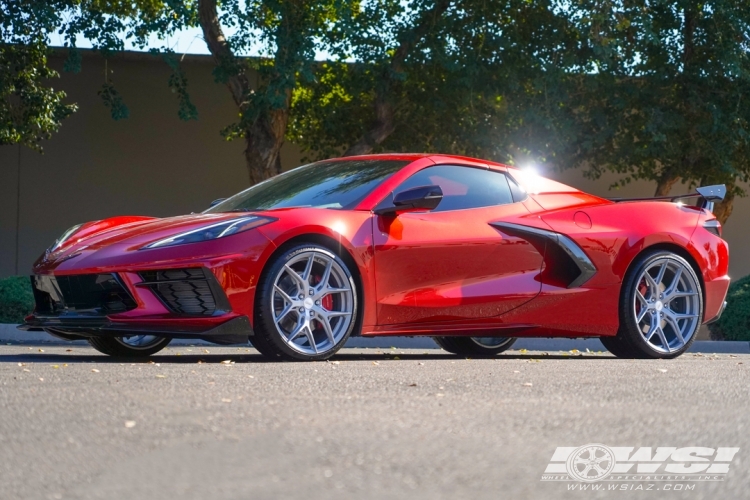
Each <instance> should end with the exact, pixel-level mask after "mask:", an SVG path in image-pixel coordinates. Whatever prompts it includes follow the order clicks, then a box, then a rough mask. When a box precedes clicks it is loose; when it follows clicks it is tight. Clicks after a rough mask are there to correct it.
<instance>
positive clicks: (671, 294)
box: [602, 250, 703, 358]
mask: <svg viewBox="0 0 750 500" xmlns="http://www.w3.org/2000/svg"><path fill="white" fill-rule="evenodd" d="M619 314H620V329H619V331H618V332H617V336H616V337H610V338H607V339H604V338H602V343H603V344H604V345H605V347H607V348H608V349H609V350H610V352H612V354H614V355H615V356H618V357H623V358H676V357H677V356H679V355H680V354H682V353H684V352H685V351H687V350H688V349H689V348H690V345H691V344H692V343H693V341H695V336H696V333H697V332H698V329H699V328H700V325H701V321H702V319H703V291H702V289H701V282H700V280H699V279H698V276H697V275H696V274H695V271H694V270H693V267H692V266H691V265H690V264H689V263H688V262H687V261H686V260H685V259H684V258H682V257H681V256H679V255H677V254H675V253H673V252H669V251H665V250H655V251H650V252H646V253H644V254H643V255H641V256H639V257H638V258H637V259H636V260H635V262H634V263H633V265H632V266H631V269H630V270H629V271H628V273H627V275H626V276H625V280H624V283H623V288H622V291H621V294H620V311H619Z"/></svg>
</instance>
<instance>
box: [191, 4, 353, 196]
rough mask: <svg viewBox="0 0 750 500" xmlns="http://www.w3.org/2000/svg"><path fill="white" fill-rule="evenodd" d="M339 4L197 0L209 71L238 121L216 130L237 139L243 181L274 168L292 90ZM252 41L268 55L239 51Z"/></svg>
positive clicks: (308, 69) (252, 180)
mask: <svg viewBox="0 0 750 500" xmlns="http://www.w3.org/2000/svg"><path fill="white" fill-rule="evenodd" d="M219 7H221V8H219ZM339 7H340V5H339V2H337V1H336V0H331V1H312V0H310V1H306V0H274V1H265V2H261V1H240V0H226V1H224V2H222V3H221V6H219V5H218V2H217V0H199V1H198V5H197V9H198V20H199V23H200V26H201V28H202V30H203V37H204V39H205V41H206V45H207V47H208V49H209V51H210V52H211V54H212V55H213V58H214V61H215V63H216V70H215V71H214V75H215V76H216V79H217V80H218V81H220V82H222V83H224V84H225V85H226V87H227V88H228V89H229V92H230V93H231V95H232V99H233V100H234V103H235V105H236V106H237V109H238V120H237V121H236V122H235V123H233V124H231V125H230V126H228V127H227V128H226V129H225V130H224V131H223V134H224V136H225V137H226V138H227V139H237V138H240V139H244V141H245V160H246V163H247V168H248V173H249V177H250V183H251V184H255V183H257V182H260V181H262V180H264V179H267V178H269V177H271V176H273V175H275V174H277V173H279V172H280V171H281V161H280V158H279V152H280V151H281V146H282V145H283V143H284V139H285V135H286V131H287V124H288V122H289V115H290V108H291V101H292V92H293V90H294V89H295V87H296V86H297V84H298V82H299V81H300V80H306V79H310V78H312V73H311V67H312V64H313V61H314V55H315V48H316V40H319V39H320V38H321V37H322V35H323V34H324V33H325V31H326V29H327V28H328V27H329V25H330V22H331V21H332V20H333V19H335V17H336V14H337V9H338V8H339ZM227 26H230V27H232V28H233V29H234V30H235V31H234V33H233V34H232V35H226V34H225V27H227ZM258 45H260V46H261V47H262V49H263V51H264V52H265V53H267V54H268V55H269V57H261V58H247V57H242V54H246V53H248V52H249V51H251V50H252V49H253V47H255V46H258ZM253 70H254V71H255V72H257V75H258V77H257V79H256V78H253V75H252V73H251V72H252V71H253Z"/></svg>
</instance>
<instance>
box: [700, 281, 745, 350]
mask: <svg viewBox="0 0 750 500" xmlns="http://www.w3.org/2000/svg"><path fill="white" fill-rule="evenodd" d="M708 329H709V330H710V332H711V338H712V339H716V340H750V276H745V277H744V278H742V279H739V280H737V281H735V282H733V283H732V284H731V285H729V293H728V294H727V308H726V310H725V311H724V314H722V315H721V319H719V321H717V322H715V323H711V324H710V325H708Z"/></svg>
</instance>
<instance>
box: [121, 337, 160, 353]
mask: <svg viewBox="0 0 750 500" xmlns="http://www.w3.org/2000/svg"><path fill="white" fill-rule="evenodd" d="M162 338H163V337H157V336H156V335H128V336H127V337H115V340H117V341H118V342H119V343H121V344H122V345H124V346H126V347H129V348H131V349H139V350H140V349H150V348H152V347H153V346H154V345H155V344H158V343H159V342H161V340H162Z"/></svg>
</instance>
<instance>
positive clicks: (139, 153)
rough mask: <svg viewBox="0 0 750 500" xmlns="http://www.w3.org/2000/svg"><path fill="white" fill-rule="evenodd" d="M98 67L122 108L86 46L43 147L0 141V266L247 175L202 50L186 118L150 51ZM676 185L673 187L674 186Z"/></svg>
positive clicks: (182, 203) (572, 176)
mask: <svg viewBox="0 0 750 500" xmlns="http://www.w3.org/2000/svg"><path fill="white" fill-rule="evenodd" d="M62 63H63V57H61V56H59V57H53V61H52V64H53V66H55V67H57V68H61V67H62ZM108 67H109V69H110V70H113V71H114V73H113V74H112V78H113V80H114V82H115V85H116V87H117V89H118V90H119V92H120V93H121V94H122V96H123V99H124V101H125V103H126V104H127V106H128V107H129V108H130V117H129V118H127V119H125V120H120V121H114V120H112V118H111V117H110V115H109V110H108V109H107V108H105V107H104V105H103V104H102V102H101V100H100V98H99V96H98V95H97V91H98V90H99V89H100V87H101V85H102V83H103V82H104V60H103V59H102V58H101V57H100V56H98V55H97V54H93V53H86V54H84V58H83V66H82V71H81V72H80V73H78V74H72V73H61V74H62V78H61V79H60V80H59V81H58V82H56V83H55V85H56V86H58V87H59V88H60V89H62V90H65V91H66V92H67V94H68V97H69V100H70V101H71V102H77V103H78V105H79V110H78V112H77V113H74V114H73V115H72V116H71V117H70V118H68V119H67V120H65V122H64V123H63V126H62V128H61V131H60V133H58V134H56V135H55V136H54V137H53V138H52V139H51V140H49V141H45V142H44V144H43V145H44V149H45V153H44V154H43V155H40V154H38V153H36V152H34V151H31V150H29V149H25V148H19V147H18V146H1V147H0V277H4V276H8V275H12V274H16V273H18V274H27V273H29V272H30V269H31V264H32V263H33V261H34V260H35V259H36V258H37V257H38V256H39V255H40V254H41V253H42V252H43V251H44V249H45V248H47V247H48V246H49V245H50V244H51V243H52V242H53V241H54V239H55V238H56V237H58V236H59V235H60V234H61V233H62V232H63V231H64V230H65V229H66V228H68V227H70V226H72V225H74V224H77V223H79V222H84V221H89V220H96V219H102V218H105V217H110V216H113V215H124V214H127V215H133V214H137V215H153V216H160V217H162V216H170V215H178V214H184V213H189V212H192V211H201V210H203V209H204V208H206V207H207V206H208V204H209V203H210V202H211V201H212V200H214V199H216V198H220V197H225V196H228V195H230V194H233V193H235V192H237V191H239V190H241V189H243V188H244V187H246V186H247V185H248V176H247V172H246V169H245V164H244V159H243V156H242V149H243V144H242V142H241V141H234V142H226V141H224V140H223V139H222V137H221V136H220V135H219V130H221V129H222V128H223V127H224V126H226V125H228V124H229V123H231V122H232V120H233V119H234V118H235V116H236V108H235V107H234V104H233V103H232V100H231V97H230V96H229V92H228V91H227V90H226V89H225V88H224V86H223V85H221V84H217V83H215V82H214V80H213V76H212V74H211V71H212V69H213V66H212V64H211V60H210V58H209V57H207V56H187V57H186V58H185V60H184V61H183V68H184V71H185V72H186V74H187V77H188V81H189V91H190V95H191V98H192V100H193V102H194V104H195V105H196V107H197V108H198V113H199V119H198V120H197V121H191V122H182V121H180V120H179V119H178V118H177V99H176V97H175V95H174V94H172V93H171V91H170V89H169V87H168V86H167V80H168V78H169V74H170V70H169V68H168V67H167V65H166V63H164V62H163V61H162V60H161V59H160V58H157V57H153V56H150V55H147V54H139V53H127V54H120V55H118V56H116V57H114V58H112V59H110V60H109V62H108ZM300 161H301V154H300V152H299V150H298V149H297V148H295V147H294V146H293V145H291V144H287V145H286V146H285V147H284V149H283V150H282V164H283V166H284V168H289V167H292V166H295V165H297V164H299V163H300ZM19 170H20V186H19V177H18V172H19ZM547 175H549V176H550V177H552V178H554V179H556V180H559V181H561V182H564V183H566V184H570V185H572V186H575V187H577V188H580V189H583V190H584V191H588V192H590V193H593V194H597V195H600V196H650V195H652V194H653V189H654V188H653V185H651V184H648V183H634V184H631V185H628V186H627V187H625V188H623V189H621V190H619V191H617V192H612V191H608V189H607V188H608V186H609V185H610V184H611V183H612V182H613V181H614V180H615V178H614V177H608V178H604V179H601V180H598V181H590V180H587V179H584V178H583V176H582V175H581V172H580V171H576V170H570V171H567V172H564V173H562V174H556V173H548V174H547ZM19 188H20V189H19ZM683 189H684V186H677V187H676V188H675V190H674V191H675V192H682V190H683ZM19 191H20V198H19V197H18V196H17V193H18V192H19ZM17 206H18V207H20V211H17ZM748 214H750V198H742V199H739V200H737V201H736V202H735V209H734V215H732V217H731V218H730V220H729V222H728V224H727V226H726V228H725V231H724V234H725V237H726V239H727V240H728V241H729V245H730V250H731V251H730V255H731V264H730V273H731V275H732V276H733V277H735V278H737V277H741V276H744V275H746V274H749V273H750V259H748V251H747V250H746V249H747V248H748V243H750V232H748V231H747V230H746V227H745V226H744V222H743V221H744V218H745V217H747V216H748ZM17 218H18V222H19V224H18V226H17V223H16V222H17ZM17 227H18V238H16V231H17ZM16 250H18V251H16ZM16 261H17V263H18V264H17V266H16Z"/></svg>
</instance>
